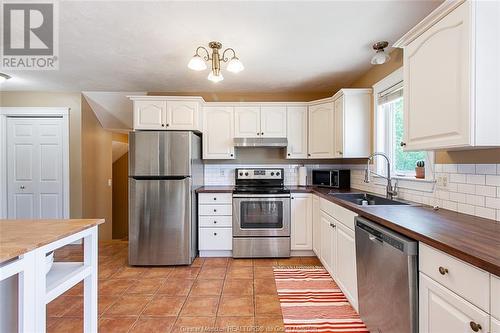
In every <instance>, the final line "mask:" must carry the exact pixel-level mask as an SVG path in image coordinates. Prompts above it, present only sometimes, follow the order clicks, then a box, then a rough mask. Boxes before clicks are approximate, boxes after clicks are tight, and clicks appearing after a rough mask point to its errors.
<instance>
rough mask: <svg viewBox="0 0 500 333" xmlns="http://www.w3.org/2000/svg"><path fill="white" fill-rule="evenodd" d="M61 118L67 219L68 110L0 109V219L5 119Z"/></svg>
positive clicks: (4, 187) (2, 215) (4, 215)
mask: <svg viewBox="0 0 500 333" xmlns="http://www.w3.org/2000/svg"><path fill="white" fill-rule="evenodd" d="M9 117H20V118H40V117H54V118H62V120H63V122H62V123H63V128H62V140H63V142H62V148H63V179H62V181H63V218H65V219H69V183H70V179H69V108H68V107H0V219H6V218H7V196H8V193H7V118H9Z"/></svg>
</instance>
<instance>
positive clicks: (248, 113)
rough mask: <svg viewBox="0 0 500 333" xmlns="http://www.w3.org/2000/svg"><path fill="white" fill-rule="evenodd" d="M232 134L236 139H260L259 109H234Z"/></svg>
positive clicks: (245, 107) (242, 107) (249, 107)
mask: <svg viewBox="0 0 500 333" xmlns="http://www.w3.org/2000/svg"><path fill="white" fill-rule="evenodd" d="M234 132H235V133H234V134H235V137H237V138H257V137H258V138H260V132H261V131H260V107H254V106H239V107H235V108H234Z"/></svg>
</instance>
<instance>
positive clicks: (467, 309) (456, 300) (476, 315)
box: [419, 273, 489, 333]
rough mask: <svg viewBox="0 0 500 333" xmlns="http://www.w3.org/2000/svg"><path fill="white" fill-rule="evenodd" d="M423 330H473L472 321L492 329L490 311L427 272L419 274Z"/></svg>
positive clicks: (420, 326)
mask: <svg viewBox="0 0 500 333" xmlns="http://www.w3.org/2000/svg"><path fill="white" fill-rule="evenodd" d="M419 317H420V318H419V331H420V332H425V333H442V332H472V330H471V323H472V324H473V325H474V324H478V325H481V328H482V329H481V330H480V331H479V332H488V328H489V315H488V314H487V313H486V312H484V311H481V310H480V309H479V308H477V307H475V306H474V305H472V304H471V303H469V302H467V301H466V300H464V299H463V298H461V297H460V296H458V295H457V294H455V293H453V292H452V291H450V290H448V289H447V288H445V287H443V286H442V285H440V284H439V283H437V282H436V281H434V280H432V279H431V278H429V277H428V276H427V275H425V274H423V273H420V274H419Z"/></svg>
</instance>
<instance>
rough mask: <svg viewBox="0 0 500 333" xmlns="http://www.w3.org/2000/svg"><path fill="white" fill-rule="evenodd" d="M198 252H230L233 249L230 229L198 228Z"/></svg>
mask: <svg viewBox="0 0 500 333" xmlns="http://www.w3.org/2000/svg"><path fill="white" fill-rule="evenodd" d="M199 235H200V242H199V245H200V251H201V250H204V251H230V250H232V249H233V230H232V228H200V234H199Z"/></svg>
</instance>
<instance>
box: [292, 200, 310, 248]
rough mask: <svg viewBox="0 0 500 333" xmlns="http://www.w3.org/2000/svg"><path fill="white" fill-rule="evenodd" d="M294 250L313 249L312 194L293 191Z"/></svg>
mask: <svg viewBox="0 0 500 333" xmlns="http://www.w3.org/2000/svg"><path fill="white" fill-rule="evenodd" d="M290 201H291V220H292V221H291V222H292V223H291V226H292V230H291V243H292V246H291V248H292V250H312V245H313V234H312V233H313V221H312V219H311V217H312V216H313V215H312V204H313V202H312V194H310V193H292V196H291V200H290Z"/></svg>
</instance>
